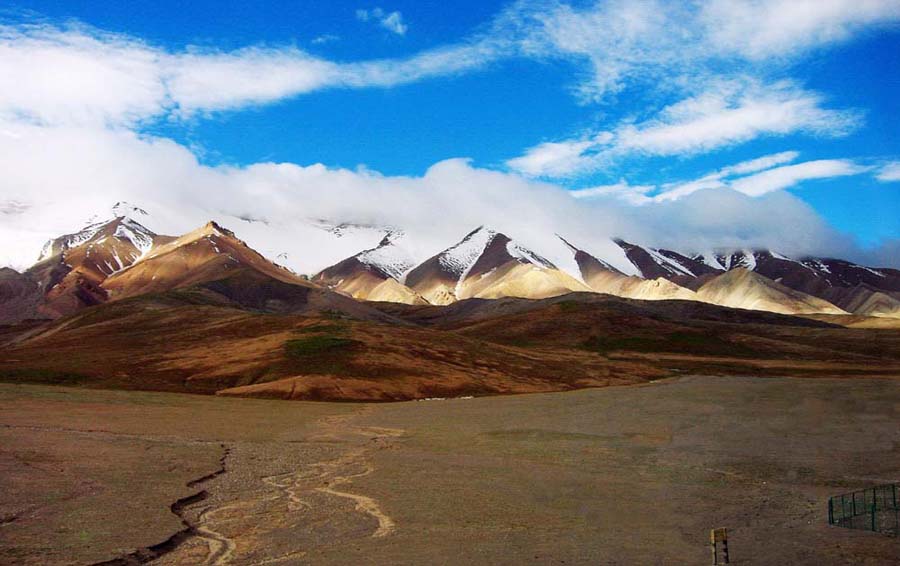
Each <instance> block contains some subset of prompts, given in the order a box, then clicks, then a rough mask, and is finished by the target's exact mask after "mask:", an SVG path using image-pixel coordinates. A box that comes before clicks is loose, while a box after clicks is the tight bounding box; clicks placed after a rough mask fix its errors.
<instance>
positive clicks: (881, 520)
mask: <svg viewBox="0 0 900 566" xmlns="http://www.w3.org/2000/svg"><path fill="white" fill-rule="evenodd" d="M898 503H900V486H898V485H897V484H889V485H879V486H876V487H873V488H869V489H863V490H860V491H854V492H853V493H845V494H843V495H835V496H834V497H831V498H829V499H828V524H830V525H835V526H838V527H845V528H848V529H860V530H864V531H874V532H876V533H884V534H886V535H891V536H900V506H898Z"/></svg>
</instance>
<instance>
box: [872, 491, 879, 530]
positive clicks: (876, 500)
mask: <svg viewBox="0 0 900 566" xmlns="http://www.w3.org/2000/svg"><path fill="white" fill-rule="evenodd" d="M877 508H878V498H877V497H876V496H875V492H874V491H873V492H872V532H873V533H874V532H877V531H876V529H875V511H876V509H877Z"/></svg>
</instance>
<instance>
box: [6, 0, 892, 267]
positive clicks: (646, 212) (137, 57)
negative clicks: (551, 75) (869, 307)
mask: <svg viewBox="0 0 900 566" xmlns="http://www.w3.org/2000/svg"><path fill="white" fill-rule="evenodd" d="M366 18H367V19H374V20H375V21H377V22H379V25H382V26H383V27H385V29H387V30H389V31H391V32H392V33H395V34H398V35H403V34H404V33H406V30H407V27H406V23H405V22H404V21H403V20H402V16H401V15H400V14H399V12H390V13H388V12H386V11H384V10H378V12H377V13H376V12H375V10H374V9H372V10H367V11H366ZM898 21H900V1H897V0H855V1H852V2H851V1H844V0H817V1H813V0H796V1H794V2H790V3H785V2H779V1H774V0H758V1H749V0H713V1H710V2H687V3H677V4H676V3H672V2H663V1H658V2H652V1H651V2H642V3H635V2H627V1H607V2H596V3H590V4H588V5H582V4H579V5H578V6H573V5H570V4H568V3H565V2H558V1H553V0H524V1H519V2H514V3H513V4H511V5H509V6H508V7H507V8H506V9H504V10H502V11H501V13H499V14H498V15H497V16H496V17H495V18H494V19H493V21H491V22H489V23H488V24H487V25H485V26H483V27H482V28H481V29H480V31H478V32H477V33H474V34H472V35H470V36H468V37H466V38H464V39H461V40H459V41H457V42H456V43H451V44H447V45H443V46H438V47H434V48H432V49H428V50H425V51H422V52H419V53H417V54H413V55H410V56H407V57H402V58H397V59H381V60H378V59H376V60H367V61H355V62H339V61H332V60H329V59H326V58H323V57H320V56H316V55H313V54H311V53H309V52H307V51H304V50H303V49H301V48H299V47H296V46H288V47H283V46H281V47H280V46H268V45H250V46H247V47H244V48H241V49H237V50H232V51H224V50H215V49H210V48H200V47H195V46H184V47H182V48H178V49H174V48H165V47H161V46H156V45H152V44H150V43H148V42H146V41H144V40H142V39H141V38H138V37H132V36H128V35H123V34H118V33H113V32H110V31H104V30H98V29H95V28H91V27H88V26H84V25H80V24H71V25H66V26H60V25H54V24H47V23H40V22H32V23H25V24H21V23H19V24H8V25H0V168H2V170H3V171H4V176H5V179H4V183H3V184H2V185H0V220H2V223H0V242H2V244H3V247H4V248H6V249H10V250H13V251H12V252H9V253H11V254H12V255H14V256H16V257H14V258H13V257H12V256H10V257H9V258H6V259H5V261H6V263H14V264H16V265H17V266H19V267H21V266H22V261H24V260H23V259H22V258H24V257H26V255H27V254H30V253H31V252H30V251H29V250H30V248H31V247H33V246H34V245H35V242H37V244H36V245H38V246H39V245H40V244H42V243H43V241H44V240H46V238H47V237H48V236H49V235H56V234H59V233H61V232H64V231H70V230H74V229H77V228H78V227H79V226H77V225H73V224H74V223H81V222H82V221H83V220H84V218H85V217H87V216H89V215H90V214H94V213H95V212H96V211H97V210H102V209H104V208H106V207H108V206H109V205H111V204H112V203H113V202H116V201H118V200H129V201H133V202H135V203H137V204H145V203H149V204H148V205H152V204H153V203H159V204H160V206H161V207H163V208H165V209H166V210H168V211H170V212H171V214H173V215H175V216H177V214H178V211H184V212H183V218H173V219H172V222H173V223H174V224H179V226H177V230H175V228H176V227H175V226H173V230H172V231H173V232H174V231H178V232H179V233H180V232H181V231H184V230H185V229H189V228H190V227H191V226H181V225H180V224H188V223H190V222H194V221H195V220H196V218H195V217H196V216H198V215H199V214H201V213H202V214H211V213H213V212H222V213H227V214H231V215H236V216H240V215H246V216H248V217H252V218H260V219H267V220H272V221H276V220H277V221H285V222H286V221H289V219H290V218H294V217H302V218H336V219H340V220H343V221H353V222H371V223H386V224H394V225H398V226H403V227H406V228H408V229H411V230H422V231H426V230H429V231H432V232H433V233H434V234H435V236H434V238H435V245H437V240H441V239H444V238H446V239H447V240H448V241H453V240H455V239H458V237H459V236H460V234H461V233H462V232H464V231H466V230H471V229H472V228H473V227H475V226H477V225H480V224H485V223H493V224H495V225H496V227H497V228H498V229H502V230H507V231H509V232H511V233H512V234H513V235H515V236H516V237H517V238H519V239H521V240H523V241H526V242H527V240H528V238H529V234H531V235H535V236H534V237H537V235H539V234H540V235H542V234H545V233H552V232H553V231H559V230H560V227H561V226H565V227H566V229H567V233H569V234H573V235H572V237H573V238H575V237H583V238H584V240H585V241H590V240H591V239H592V238H600V237H607V236H610V235H612V236H622V237H626V238H628V239H630V240H634V241H637V242H641V243H647V244H656V245H666V246H669V247H679V248H685V249H691V248H693V249H698V250H701V249H707V248H709V247H710V246H735V247H753V246H760V247H776V248H778V249H779V250H781V251H783V252H784V253H796V254H804V253H812V254H833V255H846V256H848V257H852V258H859V259H866V258H865V257H861V256H862V255H863V252H862V251H860V250H859V249H857V248H856V247H855V244H854V243H853V242H852V241H851V239H850V238H848V237H847V236H844V235H842V234H839V233H838V232H836V231H835V230H834V229H832V228H831V227H829V226H828V224H827V223H826V222H825V221H824V220H823V219H822V218H821V217H820V216H819V215H818V214H817V213H816V212H815V211H814V210H813V209H812V208H811V207H810V206H809V205H808V204H806V203H805V202H804V201H802V200H801V199H799V198H797V197H796V196H793V195H791V194H789V193H786V192H784V191H783V189H786V188H790V187H792V186H795V185H796V184H797V183H800V182H802V181H804V180H809V179H820V178H830V177H838V176H852V175H862V174H872V175H874V176H876V178H877V179H879V180H881V181H884V182H894V181H896V180H898V178H900V176H898V175H897V166H896V165H897V164H896V162H887V163H881V164H878V163H875V162H874V161H873V162H872V163H857V162H855V161H853V160H849V159H844V158H841V157H839V156H836V157H835V158H833V159H817V160H812V161H798V159H799V158H800V155H799V154H798V153H797V152H794V151H788V152H781V153H778V154H773V155H761V156H759V158H758V159H754V160H752V161H748V162H744V163H738V164H734V165H728V166H725V167H722V168H721V169H719V170H717V171H714V172H711V173H709V174H708V175H705V176H703V177H701V178H699V179H686V180H680V181H677V182H670V183H666V184H662V185H659V186H656V185H652V186H650V185H632V184H630V183H629V182H628V180H627V179H622V181H621V182H620V183H618V184H615V185H608V186H601V187H589V188H586V189H583V190H580V191H574V192H573V191H569V190H567V187H563V186H561V185H559V184H555V183H554V182H551V181H555V182H559V181H560V180H564V181H565V180H571V179H578V178H579V177H580V176H583V175H586V174H590V173H593V172H596V171H598V170H604V169H605V168H608V167H612V166H614V165H615V164H616V163H618V162H619V161H621V160H622V159H627V158H628V159H630V158H643V157H672V158H676V157H684V156H691V155H699V154H706V153H709V152H714V151H716V150H719V149H722V148H727V147H733V146H736V145H739V144H744V143H747V142H749V141H752V140H755V139H763V138H774V137H781V136H786V135H789V134H801V135H807V136H812V137H824V138H828V137H840V136H845V135H847V134H849V133H851V132H853V131H854V130H855V129H857V128H859V127H861V125H862V124H864V123H865V113H864V111H862V110H860V109H856V108H840V107H836V106H834V105H833V104H831V103H830V102H829V101H828V98H827V96H825V95H823V94H822V93H819V92H815V91H813V90H810V89H809V88H807V87H805V86H804V85H803V84H800V83H798V82H796V81H795V80H793V79H791V78H790V76H789V72H788V71H789V69H790V67H791V65H793V64H795V63H796V62H797V61H798V60H801V59H802V58H803V57H805V56H807V55H808V54H809V53H810V52H812V51H814V50H816V49H820V48H825V47H828V46H830V45H834V44H836V43H839V42H843V41H847V40H848V39H850V38H851V37H853V36H854V35H857V34H860V33H864V32H866V31H867V30H871V29H874V28H877V27H879V26H884V25H890V24H892V23H896V22H898ZM511 59H529V60H534V61H537V62H542V61H565V62H570V63H572V64H574V65H575V66H576V67H577V68H578V69H580V70H581V72H580V73H578V74H577V76H575V77H574V78H573V79H572V81H573V82H572V83H571V84H569V85H567V86H568V87H569V88H570V89H571V91H572V93H573V96H575V97H576V98H577V100H578V101H579V102H580V103H582V104H615V102H616V99H617V97H619V96H624V93H625V92H626V91H628V92H632V91H633V90H635V89H637V90H641V91H643V92H645V100H644V111H643V112H641V113H640V115H636V116H634V117H630V118H628V119H625V120H621V121H618V122H617V123H610V124H604V125H603V126H602V127H595V126H592V127H588V128H586V129H585V130H584V131H583V132H580V133H578V134H577V135H573V136H572V137H569V138H566V139H557V140H544V141H540V140H523V147H525V149H524V150H523V152H522V154H521V155H518V156H510V157H509V160H508V161H507V163H506V167H505V168H502V169H500V170H489V169H482V168H478V167H475V166H473V165H472V164H471V162H469V161H467V160H465V159H459V158H456V157H459V156H452V155H448V156H447V157H448V158H452V159H448V160H447V161H442V162H439V163H436V164H434V165H433V166H432V167H431V168H430V169H429V170H427V171H426V172H424V173H423V174H422V175H421V176H419V177H387V176H383V175H380V174H379V173H377V172H375V171H371V170H367V169H360V170H356V171H352V170H345V169H329V168H326V167H325V166H323V165H309V166H302V165H297V164H291V163H258V164H250V165H245V166H240V167H238V166H208V165H204V164H201V163H200V162H199V161H198V159H197V156H196V155H195V154H194V153H192V151H191V150H190V149H189V148H187V147H185V146H183V145H180V144H178V143H177V142H175V141H173V140H170V139H166V138H162V137H158V136H154V135H150V134H148V133H147V128H146V126H147V125H148V124H153V123H154V122H161V121H174V122H189V121H190V120H199V119H209V118H210V117H214V114H215V113H216V112H222V111H238V110H240V109H242V108H246V107H250V106H255V105H261V104H268V103H273V102H277V101H281V100H285V99H289V98H293V97H298V96H301V95H303V94H307V93H311V92H314V91H320V90H325V89H359V88H390V87H393V86H396V85H401V84H408V83H413V82H418V81H423V80H427V79H430V78H434V77H446V76H452V75H457V74H463V73H472V72H477V71H478V70H481V69H485V68H489V67H490V66H492V65H498V64H500V63H502V62H503V61H506V60H511ZM629 89H631V90H629ZM235 229H237V230H238V231H239V227H235ZM893 245H895V244H894V243H892V242H887V243H886V244H885V248H884V249H887V247H890V246H893ZM870 253H874V254H878V253H882V252H881V251H878V250H876V251H874V252H870ZM885 257H888V256H885ZM888 259H890V257H888ZM894 259H895V264H896V262H897V261H900V259H897V258H896V256H894ZM0 261H4V258H0Z"/></svg>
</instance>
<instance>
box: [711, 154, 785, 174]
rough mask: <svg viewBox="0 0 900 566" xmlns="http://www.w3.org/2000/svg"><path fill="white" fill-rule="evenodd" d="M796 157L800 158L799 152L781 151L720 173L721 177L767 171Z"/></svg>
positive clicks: (730, 167)
mask: <svg viewBox="0 0 900 566" xmlns="http://www.w3.org/2000/svg"><path fill="white" fill-rule="evenodd" d="M798 157H800V152H798V151H782V152H781V153H773V154H771V155H764V156H762V157H757V158H756V159H750V160H748V161H742V162H741V163H738V164H736V165H730V166H728V167H725V168H723V169H722V170H721V171H720V173H721V174H722V175H745V174H747V173H756V172H757V171H762V170H764V169H769V168H771V167H775V166H776V165H783V164H785V163H790V162H791V161H794V160H795V159H797V158H798Z"/></svg>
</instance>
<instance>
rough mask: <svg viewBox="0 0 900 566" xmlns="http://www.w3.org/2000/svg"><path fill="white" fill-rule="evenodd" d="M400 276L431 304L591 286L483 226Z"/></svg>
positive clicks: (536, 294) (550, 294)
mask: <svg viewBox="0 0 900 566" xmlns="http://www.w3.org/2000/svg"><path fill="white" fill-rule="evenodd" d="M405 281H406V285H408V286H409V287H410V288H411V289H413V290H414V291H416V292H417V293H419V294H420V295H422V296H423V297H425V299H426V300H427V301H428V302H430V303H431V304H435V305H446V304H450V303H452V302H455V301H457V300H460V299H469V298H473V297H474V298H485V299H495V298H500V297H519V298H526V299H539V298H546V297H555V296H558V295H563V294H566V293H571V292H573V291H589V290H590V289H589V288H588V287H587V286H586V285H585V284H584V283H582V282H580V281H578V280H577V279H575V278H573V277H572V276H570V275H568V274H566V273H564V272H562V271H561V270H559V269H558V268H557V267H556V266H555V265H553V264H552V263H551V262H550V261H548V260H547V259H545V258H542V257H541V256H539V255H538V254H536V253H534V252H532V251H530V250H528V249H526V248H524V247H522V246H520V245H519V244H517V243H516V242H514V241H513V240H511V239H510V238H509V237H508V236H506V235H505V234H502V233H500V232H496V231H494V230H490V229H488V228H485V227H480V228H478V229H477V230H474V231H473V232H471V233H469V234H468V235H466V237H465V238H463V239H462V240H461V241H460V242H459V243H457V244H455V245H454V246H451V247H450V248H447V249H446V250H444V251H443V252H441V253H439V254H437V255H435V256H434V257H431V258H429V259H428V260H426V261H424V262H422V263H421V264H419V265H418V266H417V267H416V268H415V269H413V270H412V271H410V272H409V273H408V274H407V275H406V280H405Z"/></svg>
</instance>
